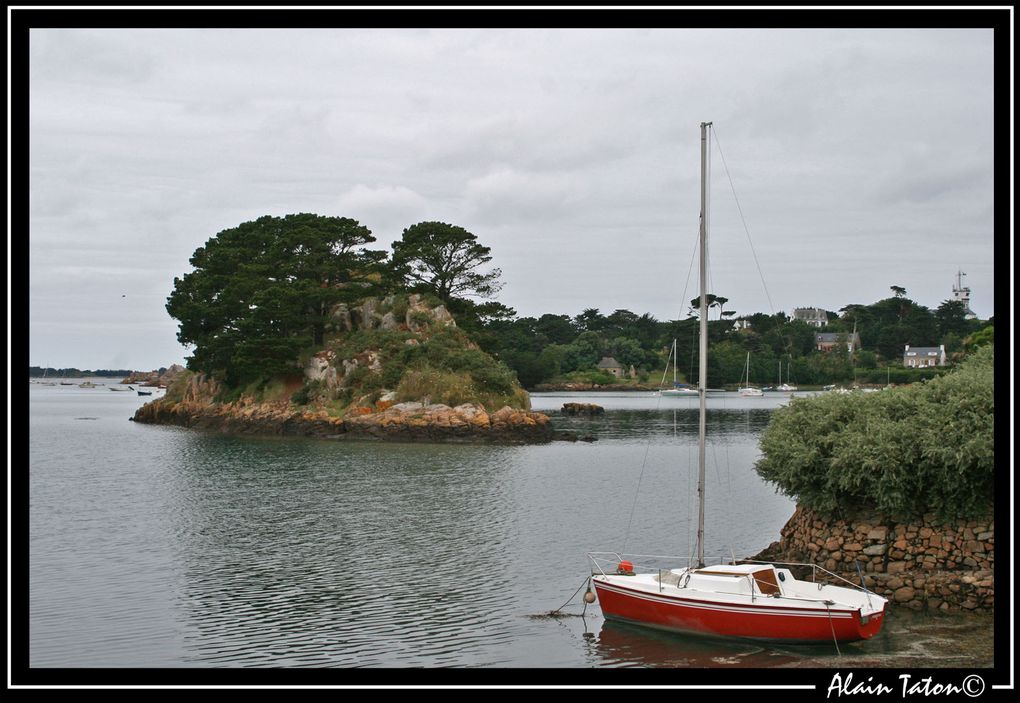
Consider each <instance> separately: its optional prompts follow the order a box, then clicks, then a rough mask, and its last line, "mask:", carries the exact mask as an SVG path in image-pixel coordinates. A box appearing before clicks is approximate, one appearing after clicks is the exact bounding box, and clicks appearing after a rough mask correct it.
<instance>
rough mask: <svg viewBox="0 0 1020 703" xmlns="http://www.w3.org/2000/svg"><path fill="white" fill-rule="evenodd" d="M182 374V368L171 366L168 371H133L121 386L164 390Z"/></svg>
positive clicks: (177, 365)
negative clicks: (151, 387)
mask: <svg viewBox="0 0 1020 703" xmlns="http://www.w3.org/2000/svg"><path fill="white" fill-rule="evenodd" d="M183 372H184V367H183V366H181V365H179V364H173V365H171V366H170V368H168V369H157V370H155V371H133V372H132V373H131V374H130V375H128V376H127V377H126V378H124V379H123V380H122V381H121V383H122V384H125V385H126V384H133V385H136V386H159V387H161V388H166V387H167V386H169V385H170V384H171V383H173V381H174V379H176V378H177V377H178V376H179V375H180V374H182V373H183Z"/></svg>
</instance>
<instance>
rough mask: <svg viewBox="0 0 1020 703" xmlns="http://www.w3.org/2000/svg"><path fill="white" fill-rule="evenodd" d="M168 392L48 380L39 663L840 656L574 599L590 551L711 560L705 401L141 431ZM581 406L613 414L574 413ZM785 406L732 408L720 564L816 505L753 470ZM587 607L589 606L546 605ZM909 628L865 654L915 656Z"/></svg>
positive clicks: (716, 412) (731, 660)
mask: <svg viewBox="0 0 1020 703" xmlns="http://www.w3.org/2000/svg"><path fill="white" fill-rule="evenodd" d="M147 400H149V399H148V398H142V397H139V396H137V395H135V394H134V393H112V392H110V391H109V390H108V387H99V388H96V389H81V388H78V387H77V386H42V385H37V384H33V385H31V387H30V425H29V430H30V434H29V441H30V451H29V467H28V468H29V476H30V521H29V527H30V555H29V567H30V579H31V589H30V598H29V619H30V628H31V635H30V640H29V657H30V664H31V666H33V667H70V668H76V667H114V668H125V667H152V668H167V667H570V668H577V667H619V666H750V667H764V666H782V665H796V664H797V662H798V661H801V660H803V659H804V658H805V657H807V656H812V657H828V656H833V655H835V652H834V651H832V652H830V651H829V650H830V649H831V648H810V649H809V650H804V649H790V648H786V649H784V648H775V649H772V648H763V647H760V646H757V645H735V646H728V645H727V646H724V645H719V644H715V643H705V642H697V641H692V640H689V639H684V638H680V637H676V636H670V635H662V634H654V633H649V632H647V631H645V630H642V629H633V628H629V627H623V626H617V625H615V624H608V625H607V624H605V623H604V621H603V619H602V617H601V613H600V612H599V610H598V606H597V604H596V605H593V606H588V607H587V608H583V603H582V602H581V599H580V594H577V595H573V594H575V592H576V590H577V589H578V588H579V586H581V585H582V584H583V583H584V582H585V579H586V577H587V576H588V574H589V573H590V564H589V562H588V561H587V559H586V557H585V553H586V552H587V551H603V550H612V551H627V552H632V553H641V554H660V555H661V554H678V555H686V554H687V553H688V551H689V545H691V543H692V542H693V534H694V531H695V525H694V524H692V517H693V518H694V519H695V520H696V510H697V504H696V498H695V490H694V489H695V484H696V476H695V473H696V455H697V446H696V442H697V427H696V422H697V418H696V414H697V406H696V401H695V400H691V399H684V398H679V399H667V398H662V399H659V398H654V397H652V396H651V395H649V394H600V395H594V394H577V395H570V394H545V395H535V396H533V406H534V408H535V409H536V410H542V411H547V412H549V414H550V415H551V416H552V417H553V419H554V422H555V423H556V425H557V427H558V428H562V429H574V430H577V431H579V432H582V433H588V432H590V433H592V434H594V435H596V436H597V437H598V441H596V442H592V443H587V442H577V443H566V442H556V443H552V444H548V445H542V446H525V447H499V446H496V447H493V446H472V445H431V444H428V445H426V444H417V445H410V444H378V443H369V442H344V441H330V440H310V439H286V440H284V439H279V440H277V439H265V440H257V439H238V438H231V437H224V436H219V435H215V434H207V433H202V432H196V431H192V430H186V429H181V428H172V427H154V426H146V425H139V424H135V423H133V422H129V421H128V418H129V417H130V416H131V415H132V414H133V412H134V410H135V409H136V408H137V407H139V406H140V405H141V404H142V403H143V402H145V401H147ZM569 400H582V401H584V402H595V403H598V404H600V405H603V406H604V407H606V408H607V410H608V412H607V414H606V415H605V416H604V417H601V418H595V419H578V418H566V417H562V416H560V415H559V413H558V412H557V411H558V409H559V408H560V407H561V406H562V404H563V403H564V402H567V401H569ZM783 402H787V401H786V399H783V398H780V397H778V396H777V397H776V398H768V397H767V398H765V399H745V400H741V399H737V398H736V397H727V398H718V399H712V401H711V403H710V413H709V432H710V434H711V437H712V440H711V445H710V450H709V453H708V485H707V489H706V493H707V496H708V513H709V517H708V520H707V526H706V532H707V538H708V542H709V548H708V549H707V554H708V556H710V557H712V559H713V560H717V559H720V558H727V559H728V558H729V557H730V555H731V554H735V555H736V556H738V557H740V556H747V555H751V554H753V553H755V552H757V551H758V550H760V549H762V548H764V547H765V546H767V545H768V544H769V543H770V542H772V541H773V540H775V539H778V536H779V530H780V528H781V527H782V526H783V524H784V523H785V522H786V520H787V519H788V518H789V517H790V515H791V514H792V513H793V504H792V503H791V501H790V500H789V499H787V498H785V497H783V496H781V495H777V494H776V493H775V491H774V490H773V488H772V487H771V486H768V485H765V484H763V483H762V481H761V480H760V479H759V478H758V477H757V476H756V474H755V473H754V471H753V468H752V464H753V462H754V460H755V458H756V457H757V456H758V451H757V437H758V435H759V434H760V433H761V431H762V429H763V428H764V427H765V425H766V423H767V422H768V418H769V415H770V412H771V410H772V409H774V408H775V407H777V406H778V405H779V404H781V403H783ZM572 595H573V597H572ZM564 604H566V605H565V607H563V609H562V611H561V613H562V614H566V615H568V616H569V617H557V618H552V617H547V614H548V613H549V612H550V611H553V610H555V609H557V608H560V607H561V606H564ZM582 615H583V617H582ZM889 629H890V631H892V630H894V628H889ZM892 636H893V635H889V636H885V635H883V637H880V638H877V639H876V640H873V641H871V642H867V643H862V644H856V645H844V646H843V647H842V649H843V654H844V655H846V654H847V653H848V651H849V652H851V653H857V654H858V655H868V654H880V653H883V652H890V651H893V650H895V642H893V641H892V640H890V639H889V638H890V637H892Z"/></svg>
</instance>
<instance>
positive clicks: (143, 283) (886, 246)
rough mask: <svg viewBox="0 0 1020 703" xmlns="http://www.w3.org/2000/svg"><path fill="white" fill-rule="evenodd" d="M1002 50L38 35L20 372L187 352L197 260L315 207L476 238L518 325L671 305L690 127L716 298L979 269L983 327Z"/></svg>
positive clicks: (867, 35) (828, 301) (926, 281)
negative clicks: (180, 286)
mask: <svg viewBox="0 0 1020 703" xmlns="http://www.w3.org/2000/svg"><path fill="white" fill-rule="evenodd" d="M992 49H993V46H992V32H991V30H881V31H877V30H876V31H872V30H857V31H853V30H761V31H758V30H711V31H709V30H673V29H669V30H654V29H652V30H644V31H641V30H519V31H514V30H477V31H475V30H447V31H439V30H437V31H429V30H417V31H411V30H375V31H367V30H334V29H329V30H243V29H242V30H172V31H171V30H128V29H118V30H107V31H103V30H32V31H31V33H30V56H29V59H30V69H29V76H30V106H29V107H30V128H31V133H30V142H29V154H30V159H31V163H30V169H31V171H30V173H31V175H30V189H31V191H30V207H31V210H30V217H29V225H30V232H29V267H30V271H29V274H30V287H29V296H30V299H29V304H30V359H29V360H30V363H32V364H36V365H48V366H53V367H61V366H76V367H78V368H82V369H85V368H92V369H96V368H133V369H151V368H156V367H159V366H168V365H170V364H172V363H182V362H183V360H184V358H185V356H186V355H187V354H188V353H189V350H186V349H185V348H184V347H182V346H181V345H179V344H178V342H177V340H176V330H177V325H176V322H175V321H174V320H172V319H171V318H170V317H169V316H168V315H167V313H166V310H165V308H164V305H165V302H166V297H167V295H168V294H169V292H170V290H171V289H172V286H173V279H174V277H175V276H181V275H183V274H184V273H186V272H188V271H190V270H191V267H190V265H189V264H188V259H189V258H190V256H191V254H192V252H194V250H195V249H196V248H197V247H199V246H201V245H202V244H204V243H205V242H206V240H208V239H209V238H211V237H213V236H215V235H216V234H217V233H218V232H220V231H221V230H223V229H226V228H229V227H233V226H235V225H237V224H240V223H241V222H245V221H248V220H252V219H255V218H257V217H260V216H262V215H266V214H269V215H279V216H282V215H285V214H288V213H297V212H313V213H318V214H322V215H335V216H345V217H352V218H354V219H356V220H358V221H360V222H361V223H362V224H364V225H365V226H367V227H368V228H369V229H371V230H372V232H373V234H374V236H375V237H376V238H377V240H378V241H377V243H376V245H375V248H381V249H387V250H388V249H389V245H390V243H391V242H393V241H394V240H396V239H399V237H400V233H401V232H402V230H403V229H404V228H405V227H407V226H409V225H411V224H414V223H416V222H420V221H423V220H440V221H444V222H449V223H453V224H456V225H460V226H462V227H465V228H466V229H468V230H469V231H471V232H472V233H474V234H475V235H476V236H477V237H478V239H479V240H480V242H481V243H483V244H485V245H486V246H489V247H491V249H492V255H493V264H494V265H496V266H498V267H500V268H501V269H502V272H503V277H502V278H503V281H504V282H505V287H504V289H503V291H502V293H501V294H500V296H499V300H500V301H501V302H503V303H505V304H507V305H509V306H511V307H513V308H514V309H515V310H516V311H517V313H518V315H520V316H525V315H531V316H539V315H541V314H544V313H556V314H568V315H571V316H573V315H576V314H578V313H579V312H581V311H582V310H583V309H585V308H598V309H600V310H601V311H602V312H603V313H604V314H609V313H611V312H612V311H614V310H616V309H620V308H623V309H627V310H631V311H633V312H636V313H639V314H640V313H645V312H648V313H651V314H652V315H654V316H655V317H657V318H659V319H662V320H666V319H675V318H676V317H677V316H678V315H679V314H680V313H681V311H682V310H683V308H684V301H685V300H690V299H691V298H693V297H695V296H696V295H697V280H696V275H697V274H696V268H695V270H694V272H693V273H692V274H691V276H690V277H689V271H690V266H691V262H692V256H693V255H694V251H695V245H696V237H697V228H698V197H699V182H698V179H699V160H698V159H699V123H700V122H702V121H712V122H714V125H715V136H716V142H715V145H714V146H713V150H712V151H713V161H712V171H713V172H712V208H711V219H710V222H711V234H710V237H711V243H710V247H709V249H710V253H711V285H710V291H711V292H713V293H716V294H717V295H722V296H725V297H728V298H729V300H730V302H729V304H728V305H727V308H728V309H732V310H734V311H736V312H737V314H738V315H742V314H750V313H754V312H767V313H771V312H780V311H783V312H786V313H787V314H790V313H791V312H792V309H793V308H795V307H821V308H825V309H828V310H838V309H839V308H841V307H843V306H845V305H847V304H848V303H859V304H870V303H873V302H876V301H878V300H881V299H883V298H886V297H889V296H890V295H891V291H890V286H893V285H896V286H901V287H903V288H906V290H907V296H908V297H909V298H911V299H913V300H915V301H916V302H918V303H920V304H922V305H925V306H928V307H930V308H932V309H934V308H935V307H937V306H938V305H939V304H940V303H941V302H942V301H944V300H947V299H949V298H950V297H951V296H952V286H953V284H954V283H955V282H956V276H957V272H958V271H963V272H964V273H965V274H966V276H965V277H964V278H963V281H964V283H965V285H968V286H969V287H970V288H971V290H972V293H971V307H972V308H973V310H974V311H975V312H976V313H977V314H978V316H979V317H981V318H987V317H989V316H991V315H994V313H995V310H994V308H993V283H994V280H993V231H992V208H993V191H992V185H993V161H992V157H993V139H992V137H993V134H992V101H993V60H992V59H993V56H992ZM1003 148H1005V147H1001V146H1000V149H1003ZM720 149H721V151H720ZM720 153H721V156H722V157H723V158H724V159H725V168H724V163H723V158H720ZM731 184H732V185H731ZM738 203H739V209H738V207H737V204H738ZM741 215H742V217H741ZM745 225H746V229H745ZM1007 312H1008V311H1007Z"/></svg>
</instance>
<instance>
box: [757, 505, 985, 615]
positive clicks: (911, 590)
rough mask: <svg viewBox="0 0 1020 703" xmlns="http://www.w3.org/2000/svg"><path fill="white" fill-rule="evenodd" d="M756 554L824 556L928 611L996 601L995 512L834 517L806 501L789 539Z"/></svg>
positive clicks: (786, 534)
mask: <svg viewBox="0 0 1020 703" xmlns="http://www.w3.org/2000/svg"><path fill="white" fill-rule="evenodd" d="M751 559H753V560H758V561H786V562H796V563H809V564H817V565H818V566H821V567H823V568H825V569H826V570H828V571H831V572H833V573H835V574H837V575H839V576H841V577H843V578H845V579H847V580H848V581H850V582H851V583H854V584H855V585H857V584H860V582H861V574H863V577H864V583H865V585H866V586H867V588H868V589H870V590H872V591H874V592H875V593H877V594H879V595H880V596H884V597H886V598H889V600H890V601H891V602H892V604H893V605H894V606H896V607H907V608H911V609H913V610H923V611H935V610H937V611H961V610H962V611H993V610H994V607H995V573H994V568H995V526H994V518H993V516H992V515H991V514H989V515H988V516H986V517H983V518H981V519H975V520H957V521H954V522H951V523H948V524H941V523H939V522H938V521H937V520H936V519H935V517H934V516H933V515H926V516H924V518H922V519H920V520H917V521H914V522H909V523H899V522H895V521H892V520H889V519H887V518H884V517H882V516H879V515H862V516H858V517H856V518H852V519H850V518H848V519H826V518H824V517H823V516H821V515H818V514H817V513H815V512H814V511H812V510H809V509H807V508H804V507H801V506H798V507H797V509H796V510H795V511H794V514H793V516H792V517H791V518H790V519H789V521H788V522H787V523H786V525H785V526H784V527H783V529H782V531H781V539H780V540H778V541H776V542H773V543H772V544H771V545H769V546H768V547H766V548H765V549H764V550H763V551H762V552H760V553H758V554H756V555H755V556H753V557H751ZM857 564H859V565H860V568H861V574H859V573H858V572H857V566H856V565H857Z"/></svg>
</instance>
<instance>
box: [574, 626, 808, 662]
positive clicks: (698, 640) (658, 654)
mask: <svg viewBox="0 0 1020 703" xmlns="http://www.w3.org/2000/svg"><path fill="white" fill-rule="evenodd" d="M591 647H592V651H593V652H594V653H595V654H596V655H597V656H598V658H599V659H600V660H601V661H602V664H603V665H605V666H652V667H706V668H707V667H711V668H720V667H722V668H764V667H773V666H782V665H783V664H789V663H790V662H794V661H797V659H798V657H797V656H796V655H792V654H787V653H783V652H781V651H775V650H771V649H769V648H768V647H766V646H763V645H760V644H756V643H753V642H734V641H732V640H721V639H711V638H708V637H697V636H693V635H690V636H688V635H678V634H672V633H668V632H659V631H657V630H653V629H649V628H645V627H640V626H638V625H630V624H628V623H623V622H615V621H606V622H605V623H604V624H603V625H602V629H601V630H600V631H599V633H598V635H597V638H596V639H595V640H594V641H593V642H592V645H591Z"/></svg>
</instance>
